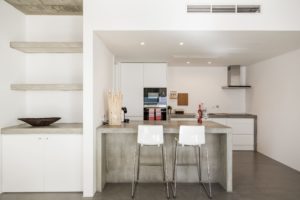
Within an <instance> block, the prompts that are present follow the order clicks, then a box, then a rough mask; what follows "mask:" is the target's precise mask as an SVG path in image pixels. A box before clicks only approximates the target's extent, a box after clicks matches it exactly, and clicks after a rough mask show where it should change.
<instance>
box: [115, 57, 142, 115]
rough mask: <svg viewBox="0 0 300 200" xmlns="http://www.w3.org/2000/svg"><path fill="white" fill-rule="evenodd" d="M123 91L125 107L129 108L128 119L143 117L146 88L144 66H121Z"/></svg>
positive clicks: (137, 64)
mask: <svg viewBox="0 0 300 200" xmlns="http://www.w3.org/2000/svg"><path fill="white" fill-rule="evenodd" d="M120 82H121V90H122V93H123V106H125V107H127V111H128V113H127V115H126V116H128V117H143V104H144V91H143V90H144V87H143V64H141V63H122V64H121V81H120Z"/></svg>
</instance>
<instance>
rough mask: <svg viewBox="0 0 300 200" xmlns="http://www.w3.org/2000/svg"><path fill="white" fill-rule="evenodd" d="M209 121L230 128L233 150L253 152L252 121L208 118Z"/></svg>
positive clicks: (249, 119) (246, 119)
mask: <svg viewBox="0 0 300 200" xmlns="http://www.w3.org/2000/svg"><path fill="white" fill-rule="evenodd" d="M209 120H211V121H214V122H217V123H220V124H224V125H226V126H229V127H231V128H232V144H233V146H232V149H233V150H248V151H253V150H254V119H252V118H210V119H209Z"/></svg>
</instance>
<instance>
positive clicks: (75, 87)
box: [10, 84, 82, 91]
mask: <svg viewBox="0 0 300 200" xmlns="http://www.w3.org/2000/svg"><path fill="white" fill-rule="evenodd" d="M10 87H11V89H12V90H16V91H82V84H11V86H10Z"/></svg>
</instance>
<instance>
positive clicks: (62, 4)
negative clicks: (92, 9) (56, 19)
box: [5, 0, 83, 15]
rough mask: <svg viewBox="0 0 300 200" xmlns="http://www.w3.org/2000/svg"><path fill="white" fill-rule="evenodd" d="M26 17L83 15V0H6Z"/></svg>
mask: <svg viewBox="0 0 300 200" xmlns="http://www.w3.org/2000/svg"><path fill="white" fill-rule="evenodd" d="M5 1H6V2H7V3H9V4H11V5H12V6H13V7H15V8H16V9H18V10H19V11H21V12H23V13H24V14H26V15H82V1H83V0H59V1H58V0H50V1H49V0H47V1H40V0H17V1H16V0H5Z"/></svg>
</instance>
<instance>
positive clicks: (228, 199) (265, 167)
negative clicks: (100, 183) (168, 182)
mask: <svg viewBox="0 0 300 200" xmlns="http://www.w3.org/2000/svg"><path fill="white" fill-rule="evenodd" d="M233 158H234V159H233V160H234V161H233V162H234V163H233V167H234V169H233V190H234V192H233V193H226V192H225V191H224V190H223V189H222V188H221V187H220V186H219V185H218V184H215V185H213V199H214V200H300V172H297V171H295V170H293V169H290V168H288V167H286V166H284V165H282V164H280V163H278V162H276V161H274V160H272V159H269V158H268V157H265V156H263V155H261V154H259V153H253V152H234V155H233ZM130 187H131V185H130V184H107V185H106V188H105V190H104V192H103V193H97V194H96V196H95V197H94V198H93V200H130V199H131V198H130ZM199 188H200V186H199V185H197V184H179V185H178V190H177V198H176V199H177V200H197V199H203V200H205V199H208V198H207V196H206V195H205V193H204V191H203V190H202V189H199ZM0 199H1V200H81V199H89V198H82V194H81V193H18V194H16V193H11V194H2V195H1V198H0ZM90 199H92V198H90ZM139 199H141V200H160V199H166V198H165V193H164V187H163V186H162V185H161V184H140V185H139V187H138V190H137V194H136V200H139Z"/></svg>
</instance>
